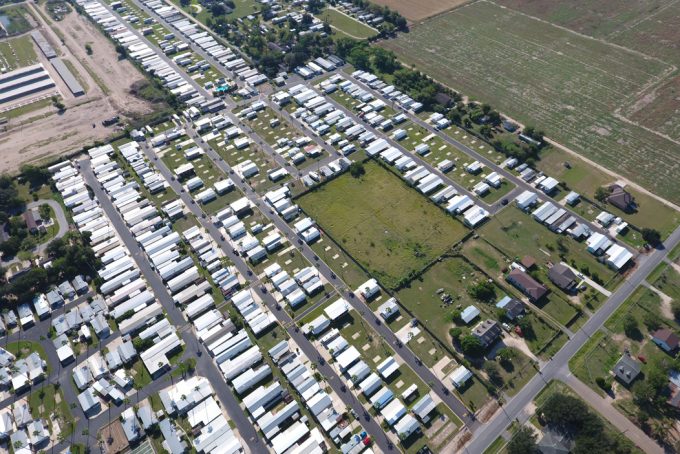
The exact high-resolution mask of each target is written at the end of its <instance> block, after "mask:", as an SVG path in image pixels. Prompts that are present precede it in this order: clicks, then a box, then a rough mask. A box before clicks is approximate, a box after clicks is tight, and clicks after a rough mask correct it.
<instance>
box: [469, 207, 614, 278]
mask: <svg viewBox="0 0 680 454" xmlns="http://www.w3.org/2000/svg"><path fill="white" fill-rule="evenodd" d="M478 232H479V234H480V236H482V237H483V238H484V239H485V240H486V241H488V242H489V243H490V244H493V245H494V247H496V248H498V249H499V250H501V251H503V253H504V254H505V255H506V256H508V257H510V258H512V259H518V258H521V257H524V256H525V255H531V256H533V257H534V258H535V259H536V261H537V265H538V266H539V267H541V266H545V265H546V264H547V263H548V262H552V263H557V262H560V261H562V259H561V257H560V243H561V244H562V247H563V248H564V249H565V250H564V252H563V254H562V255H563V256H564V259H565V260H564V261H565V262H567V263H569V264H570V265H571V266H572V267H574V268H577V269H579V270H581V271H582V272H583V273H584V274H586V275H588V273H590V275H591V276H598V277H599V278H600V279H601V280H602V281H603V282H604V283H605V287H610V288H611V287H614V286H616V285H618V283H619V282H620V280H621V278H620V276H619V275H617V273H616V272H614V271H613V270H612V269H611V268H609V267H608V266H606V265H603V264H602V263H600V262H598V261H597V260H596V258H595V257H594V256H593V255H592V254H590V253H589V252H588V251H587V250H586V245H585V243H579V242H577V241H575V240H574V239H572V238H571V237H569V236H567V235H558V234H556V233H553V232H551V231H550V230H548V228H546V227H545V226H543V225H542V224H539V223H538V222H536V221H535V220H534V219H533V218H532V217H531V216H530V215H528V214H525V213H523V212H522V211H520V210H519V209H517V208H515V207H507V208H506V209H504V210H503V211H501V212H500V213H498V214H497V215H495V216H494V217H492V218H491V219H490V220H489V221H488V222H487V223H486V224H485V225H484V226H482V227H481V228H480V229H479V230H478ZM607 283H609V284H607Z"/></svg>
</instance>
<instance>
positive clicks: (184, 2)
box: [179, 0, 191, 8]
mask: <svg viewBox="0 0 680 454" xmlns="http://www.w3.org/2000/svg"><path fill="white" fill-rule="evenodd" d="M179 4H180V5H181V6H182V8H186V7H187V6H189V5H191V0H179Z"/></svg>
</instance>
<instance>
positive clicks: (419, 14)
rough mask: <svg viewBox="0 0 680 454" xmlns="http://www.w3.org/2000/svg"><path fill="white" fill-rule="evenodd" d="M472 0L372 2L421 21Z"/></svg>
mask: <svg viewBox="0 0 680 454" xmlns="http://www.w3.org/2000/svg"><path fill="white" fill-rule="evenodd" d="M469 1H470V0H418V1H413V0H372V3H377V4H378V5H384V6H388V7H390V8H391V9H393V10H396V11H399V13H400V14H401V15H402V16H404V17H405V18H406V19H408V20H409V21H411V22H419V21H422V20H423V19H426V18H428V17H432V16H434V15H436V14H440V13H443V12H444V11H448V10H450V9H451V8H455V7H456V6H460V5H463V4H465V3H467V2H469Z"/></svg>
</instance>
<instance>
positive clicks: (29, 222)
mask: <svg viewBox="0 0 680 454" xmlns="http://www.w3.org/2000/svg"><path fill="white" fill-rule="evenodd" d="M24 221H25V222H26V228H28V231H29V232H31V233H38V223H37V222H35V218H34V217H33V211H31V210H28V211H26V212H25V213H24Z"/></svg>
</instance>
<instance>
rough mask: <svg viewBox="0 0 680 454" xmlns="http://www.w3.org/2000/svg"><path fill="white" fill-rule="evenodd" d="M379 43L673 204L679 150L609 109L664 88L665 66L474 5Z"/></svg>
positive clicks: (677, 197)
mask: <svg viewBox="0 0 680 454" xmlns="http://www.w3.org/2000/svg"><path fill="white" fill-rule="evenodd" d="M381 45H383V46H385V47H387V48H389V49H392V50H394V51H395V52H397V54H399V56H400V57H401V58H402V59H403V60H404V61H405V62H406V63H408V64H411V65H413V66H415V67H417V68H418V69H419V70H421V71H424V72H426V73H428V74H430V75H432V76H433V77H435V78H436V79H438V80H440V81H441V82H443V83H445V84H448V85H450V86H451V87H452V88H454V89H458V90H460V91H461V92H463V93H465V94H466V95H468V96H471V97H474V98H477V99H479V100H481V101H484V102H489V103H492V104H493V105H494V106H495V107H496V108H498V109H499V110H500V111H501V112H505V113H507V114H508V115H509V116H511V117H513V118H515V119H516V120H518V121H519V122H521V123H523V124H535V125H537V126H538V127H539V128H542V129H544V130H545V131H546V133H547V135H548V136H549V137H551V138H552V139H555V140H556V141H557V142H559V143H562V144H564V145H565V146H568V147H569V148H572V149H574V150H575V151H577V152H579V153H582V154H584V155H585V156H587V157H589V158H591V159H593V160H595V161H597V162H598V163H600V164H602V165H604V166H607V167H609V168H612V169H614V170H616V171H617V172H620V173H621V174H622V175H623V176H625V177H627V178H630V179H632V180H633V181H637V182H638V183H640V184H642V185H644V186H645V187H647V188H648V189H650V190H652V191H654V192H655V193H658V194H659V195H661V196H663V197H666V198H668V199H669V200H671V201H674V202H678V201H680V188H679V187H678V185H677V174H678V168H680V149H679V148H678V146H677V145H676V144H675V143H673V142H672V141H670V140H668V139H666V138H663V137H660V136H658V135H656V134H654V133H653V132H650V131H647V130H645V129H644V128H641V127H639V126H636V125H634V124H631V123H629V122H627V121H625V120H623V119H621V118H620V117H618V116H617V115H616V114H615V113H614V112H615V111H616V109H617V108H620V107H623V106H624V104H628V102H629V101H630V100H632V99H634V98H636V97H637V96H638V95H639V94H641V93H642V92H643V91H645V90H646V89H647V87H648V86H649V85H650V84H653V83H657V82H659V81H663V80H664V79H665V78H666V77H667V76H668V75H669V74H670V72H671V71H672V69H673V67H672V66H671V65H670V64H667V63H665V62H662V61H659V60H653V59H649V58H645V57H644V56H641V55H639V54H636V53H634V52H631V51H628V50H625V49H621V48H619V47H616V46H612V45H609V44H606V43H603V42H601V41H597V40H592V39H588V38H585V37H581V36H579V35H577V34H575V33H572V32H570V31H568V30H565V29H562V28H558V27H555V26H553V25H551V24H548V23H545V22H541V21H538V20H536V19H533V18H531V17H529V16H526V15H524V14H521V13H518V12H515V11H512V10H510V9H503V8H501V7H500V6H498V5H495V4H493V3H490V2H486V1H480V2H474V3H471V4H468V5H465V6H462V7H460V8H457V9H455V10H453V11H451V12H448V13H445V14H442V15H440V16H437V17H435V18H433V19H431V20H430V21H427V22H426V23H425V24H422V25H420V26H418V27H414V28H413V30H412V31H411V32H410V33H406V34H401V35H399V37H398V38H397V39H394V40H388V41H384V42H383V43H382V44H381Z"/></svg>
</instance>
